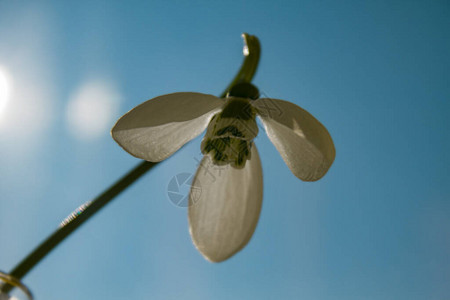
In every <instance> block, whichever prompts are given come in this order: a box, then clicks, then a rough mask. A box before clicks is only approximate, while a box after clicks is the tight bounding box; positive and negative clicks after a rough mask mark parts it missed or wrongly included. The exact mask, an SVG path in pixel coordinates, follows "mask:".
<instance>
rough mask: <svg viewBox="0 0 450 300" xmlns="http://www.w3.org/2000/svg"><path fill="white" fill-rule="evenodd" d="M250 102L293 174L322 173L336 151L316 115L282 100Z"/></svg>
mask: <svg viewBox="0 0 450 300" xmlns="http://www.w3.org/2000/svg"><path fill="white" fill-rule="evenodd" d="M253 105H254V106H255V107H256V108H257V110H258V114H259V116H260V117H261V119H262V122H263V124H264V127H265V129H266V132H267V135H268V136H269V139H270V140H271V141H272V143H273V144H274V145H275V147H276V148H277V150H278V152H280V155H281V157H282V158H283V160H284V161H285V162H286V164H287V165H288V167H289V169H290V170H291V171H292V173H294V175H295V176H297V177H298V178H300V179H302V180H304V181H315V180H318V179H320V178H321V177H322V176H324V175H325V173H326V172H327V171H328V169H329V168H330V166H331V164H332V163H333V161H334V158H335V156H336V151H335V148H334V144H333V140H332V139H331V136H330V134H329V133H328V131H327V129H326V128H325V127H324V126H323V125H322V124H321V123H320V122H319V121H318V120H317V119H316V118H314V117H313V116H312V115H311V114H310V113H308V112H307V111H306V110H304V109H302V108H300V107H298V106H297V105H295V104H293V103H291V102H287V101H283V100H277V99H267V98H262V99H258V100H256V101H255V102H254V103H253Z"/></svg>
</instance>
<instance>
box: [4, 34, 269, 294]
mask: <svg viewBox="0 0 450 300" xmlns="http://www.w3.org/2000/svg"><path fill="white" fill-rule="evenodd" d="M243 38H244V43H245V45H244V55H245V58H244V62H243V63H242V67H241V69H240V70H239V72H238V73H237V75H236V76H235V78H234V79H233V81H232V82H231V83H230V85H229V86H228V87H227V89H226V90H225V91H224V92H223V93H222V94H221V96H220V97H222V98H223V97H225V96H226V93H227V92H228V90H229V89H230V88H231V87H232V86H233V85H235V84H236V83H240V82H251V80H252V78H253V76H254V74H255V72H256V68H257V67H258V62H259V57H260V52H261V51H260V44H259V41H258V38H257V37H256V36H252V35H249V34H247V33H244V34H243ZM245 49H247V50H248V51H246V50H245ZM156 164H157V163H152V162H147V161H143V162H141V163H140V164H139V165H137V166H136V167H135V168H134V169H133V170H131V171H130V172H129V173H128V174H126V175H125V176H123V177H122V178H121V179H119V180H118V181H117V182H116V183H115V184H113V185H112V186H111V187H109V188H108V189H107V190H106V191H104V192H103V193H101V194H100V195H99V196H98V197H97V198H95V199H94V200H92V201H91V202H88V203H87V204H84V205H82V206H81V207H80V208H79V209H77V210H76V211H75V212H74V213H72V214H71V215H70V216H69V217H68V218H67V219H66V220H64V221H63V223H61V225H60V226H59V227H58V229H57V230H56V231H55V232H54V233H53V234H52V235H50V236H49V237H48V238H47V239H46V240H45V241H44V242H42V243H41V244H40V245H39V246H38V247H37V248H36V249H34V250H33V251H32V252H31V253H30V254H29V255H28V256H26V257H25V258H24V259H23V260H22V261H21V262H20V263H19V264H18V265H17V266H16V267H15V268H14V269H13V270H12V271H11V272H10V275H12V276H13V277H15V278H17V279H21V278H22V277H23V276H25V275H26V274H27V273H28V271H30V270H31V269H32V268H33V267H34V266H35V265H36V264H38V263H39V262H40V261H41V260H42V259H43V258H44V257H45V256H46V255H47V254H48V253H50V251H52V250H53V249H54V248H56V246H58V245H59V243H61V242H62V241H63V240H64V239H65V238H66V237H68V236H69V235H70V234H71V233H72V232H74V231H75V230H76V229H77V228H78V227H80V226H81V225H82V224H83V223H84V222H86V221H87V220H89V219H90V218H91V217H92V216H93V215H95V213H96V212H98V211H99V210H100V209H101V208H103V207H104V206H105V205H106V204H108V203H109V202H110V201H111V200H113V199H114V198H115V197H116V196H117V195H119V194H120V193H121V192H122V191H124V190H125V189H126V188H127V187H128V186H130V185H131V184H132V183H134V182H135V181H136V180H137V179H139V178H140V177H141V176H142V175H144V174H145V173H146V172H147V171H149V170H150V169H152V168H153V167H154V166H155V165H156ZM3 290H4V291H5V292H8V287H4V288H3ZM0 292H1V291H0Z"/></svg>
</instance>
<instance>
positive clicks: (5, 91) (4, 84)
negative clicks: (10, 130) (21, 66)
mask: <svg viewBox="0 0 450 300" xmlns="http://www.w3.org/2000/svg"><path fill="white" fill-rule="evenodd" d="M8 97H9V86H8V80H7V78H6V73H5V71H3V69H1V68H0V114H1V113H2V112H3V111H4V110H5V107H6V104H7V103H8Z"/></svg>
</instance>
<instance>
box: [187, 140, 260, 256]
mask: <svg viewBox="0 0 450 300" xmlns="http://www.w3.org/2000/svg"><path fill="white" fill-rule="evenodd" d="M262 184H263V179H262V169H261V162H260V159H259V155H258V151H257V150H256V146H255V145H253V147H252V154H251V159H250V160H248V161H247V162H246V165H245V167H244V168H243V169H236V168H233V167H231V166H230V165H226V166H217V165H214V164H213V163H212V160H211V158H210V156H209V155H206V156H205V157H204V158H203V160H202V161H201V165H200V166H199V168H198V170H197V173H196V174H195V178H194V181H193V184H192V185H193V186H195V187H201V189H200V190H199V189H197V190H191V194H190V197H189V231H190V233H191V237H192V240H193V242H194V245H195V247H197V249H198V250H199V251H200V252H201V253H202V254H203V256H204V257H205V258H206V259H208V260H210V261H212V262H220V261H223V260H225V259H227V258H229V257H231V256H232V255H234V254H235V253H236V252H238V251H239V250H241V249H242V248H243V247H244V246H245V245H246V244H247V243H248V241H249V240H250V238H251V237H252V235H253V232H254V231H255V228H256V224H257V223H258V218H259V213H260V211H261V205H262V189H263V186H262Z"/></svg>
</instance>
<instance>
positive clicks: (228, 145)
mask: <svg viewBox="0 0 450 300" xmlns="http://www.w3.org/2000/svg"><path fill="white" fill-rule="evenodd" d="M255 116H256V112H255V109H254V108H253V106H252V105H251V104H250V102H249V100H247V99H244V98H228V101H227V103H226V104H225V106H224V108H223V110H222V112H220V113H218V114H216V115H215V116H214V117H213V118H212V119H211V121H210V123H209V125H208V129H207V131H206V135H205V137H204V138H203V141H202V146H201V147H202V153H203V154H208V153H211V157H212V159H213V162H214V164H216V165H226V164H231V166H233V167H235V168H243V167H244V166H245V163H246V161H247V160H248V159H250V154H251V148H252V144H253V139H254V138H255V137H256V135H257V134H258V126H257V124H256V120H255Z"/></svg>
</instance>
